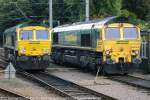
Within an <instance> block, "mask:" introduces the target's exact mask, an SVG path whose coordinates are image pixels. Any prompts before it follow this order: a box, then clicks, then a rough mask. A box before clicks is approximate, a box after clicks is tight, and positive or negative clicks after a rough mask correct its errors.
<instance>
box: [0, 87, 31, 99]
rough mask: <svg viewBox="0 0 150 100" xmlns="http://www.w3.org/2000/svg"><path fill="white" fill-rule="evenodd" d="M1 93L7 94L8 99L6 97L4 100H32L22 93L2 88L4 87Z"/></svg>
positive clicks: (0, 89)
mask: <svg viewBox="0 0 150 100" xmlns="http://www.w3.org/2000/svg"><path fill="white" fill-rule="evenodd" d="M0 93H4V94H7V97H4V98H7V99H8V100H9V98H12V99H13V98H16V99H17V100H30V99H29V97H26V96H24V95H22V94H20V93H17V92H14V91H11V90H8V89H5V88H2V87H0Z"/></svg>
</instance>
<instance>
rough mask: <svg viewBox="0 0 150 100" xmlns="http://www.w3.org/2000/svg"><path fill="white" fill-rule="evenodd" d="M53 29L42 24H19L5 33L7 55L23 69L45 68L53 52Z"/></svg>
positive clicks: (4, 41) (4, 44)
mask: <svg viewBox="0 0 150 100" xmlns="http://www.w3.org/2000/svg"><path fill="white" fill-rule="evenodd" d="M50 31H51V29H50V28H48V27H45V26H40V25H30V24H27V23H23V24H19V25H17V26H14V27H12V28H9V29H6V30H5V31H4V35H3V47H4V50H5V57H6V58H7V59H8V60H9V61H11V62H12V63H13V64H14V65H15V67H18V68H21V69H23V70H45V68H47V67H48V65H49V59H50V53H51V34H50Z"/></svg>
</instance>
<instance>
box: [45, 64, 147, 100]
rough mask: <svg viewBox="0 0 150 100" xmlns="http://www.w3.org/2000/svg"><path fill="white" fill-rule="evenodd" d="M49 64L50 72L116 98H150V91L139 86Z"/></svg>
mask: <svg viewBox="0 0 150 100" xmlns="http://www.w3.org/2000/svg"><path fill="white" fill-rule="evenodd" d="M51 66H53V67H54V66H55V67H54V68H48V72H49V73H50V74H52V75H55V76H57V77H60V78H63V79H65V80H69V81H72V82H74V83H76V84H79V85H81V86H84V87H87V88H89V89H92V90H94V91H97V92H99V93H103V94H105V95H108V96H111V97H114V98H117V99H118V100H149V98H150V91H149V90H148V89H143V88H140V87H139V86H132V85H130V84H125V83H121V82H118V81H115V80H111V79H110V78H109V77H104V76H99V77H97V79H96V80H95V76H94V75H93V74H90V73H86V72H81V71H79V70H78V69H75V68H70V67H69V68H66V67H65V68H64V67H62V66H58V65H51ZM132 76H134V77H135V76H136V77H140V78H141V77H142V78H146V79H148V77H150V75H142V74H138V73H133V74H132Z"/></svg>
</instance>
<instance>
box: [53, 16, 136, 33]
mask: <svg viewBox="0 0 150 100" xmlns="http://www.w3.org/2000/svg"><path fill="white" fill-rule="evenodd" d="M115 22H119V23H122V22H130V23H132V24H135V23H133V22H132V21H130V20H129V19H128V18H127V17H119V16H112V17H107V18H104V19H99V20H92V21H88V22H78V23H73V24H68V25H63V26H58V27H55V28H54V29H53V30H54V32H61V31H73V30H85V29H91V28H93V29H97V28H101V27H103V26H104V25H107V24H110V23H115Z"/></svg>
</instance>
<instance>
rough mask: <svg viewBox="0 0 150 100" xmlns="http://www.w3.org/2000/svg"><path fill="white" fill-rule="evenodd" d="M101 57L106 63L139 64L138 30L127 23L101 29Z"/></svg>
mask: <svg viewBox="0 0 150 100" xmlns="http://www.w3.org/2000/svg"><path fill="white" fill-rule="evenodd" d="M103 33H104V34H103V46H104V48H103V50H104V52H103V55H104V56H103V57H104V61H106V62H107V63H121V62H122V63H125V62H126V63H131V62H132V63H140V59H139V57H140V42H141V41H140V30H139V28H138V27H136V26H134V25H133V24H129V23H114V24H110V25H107V26H105V27H104V29H103Z"/></svg>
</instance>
